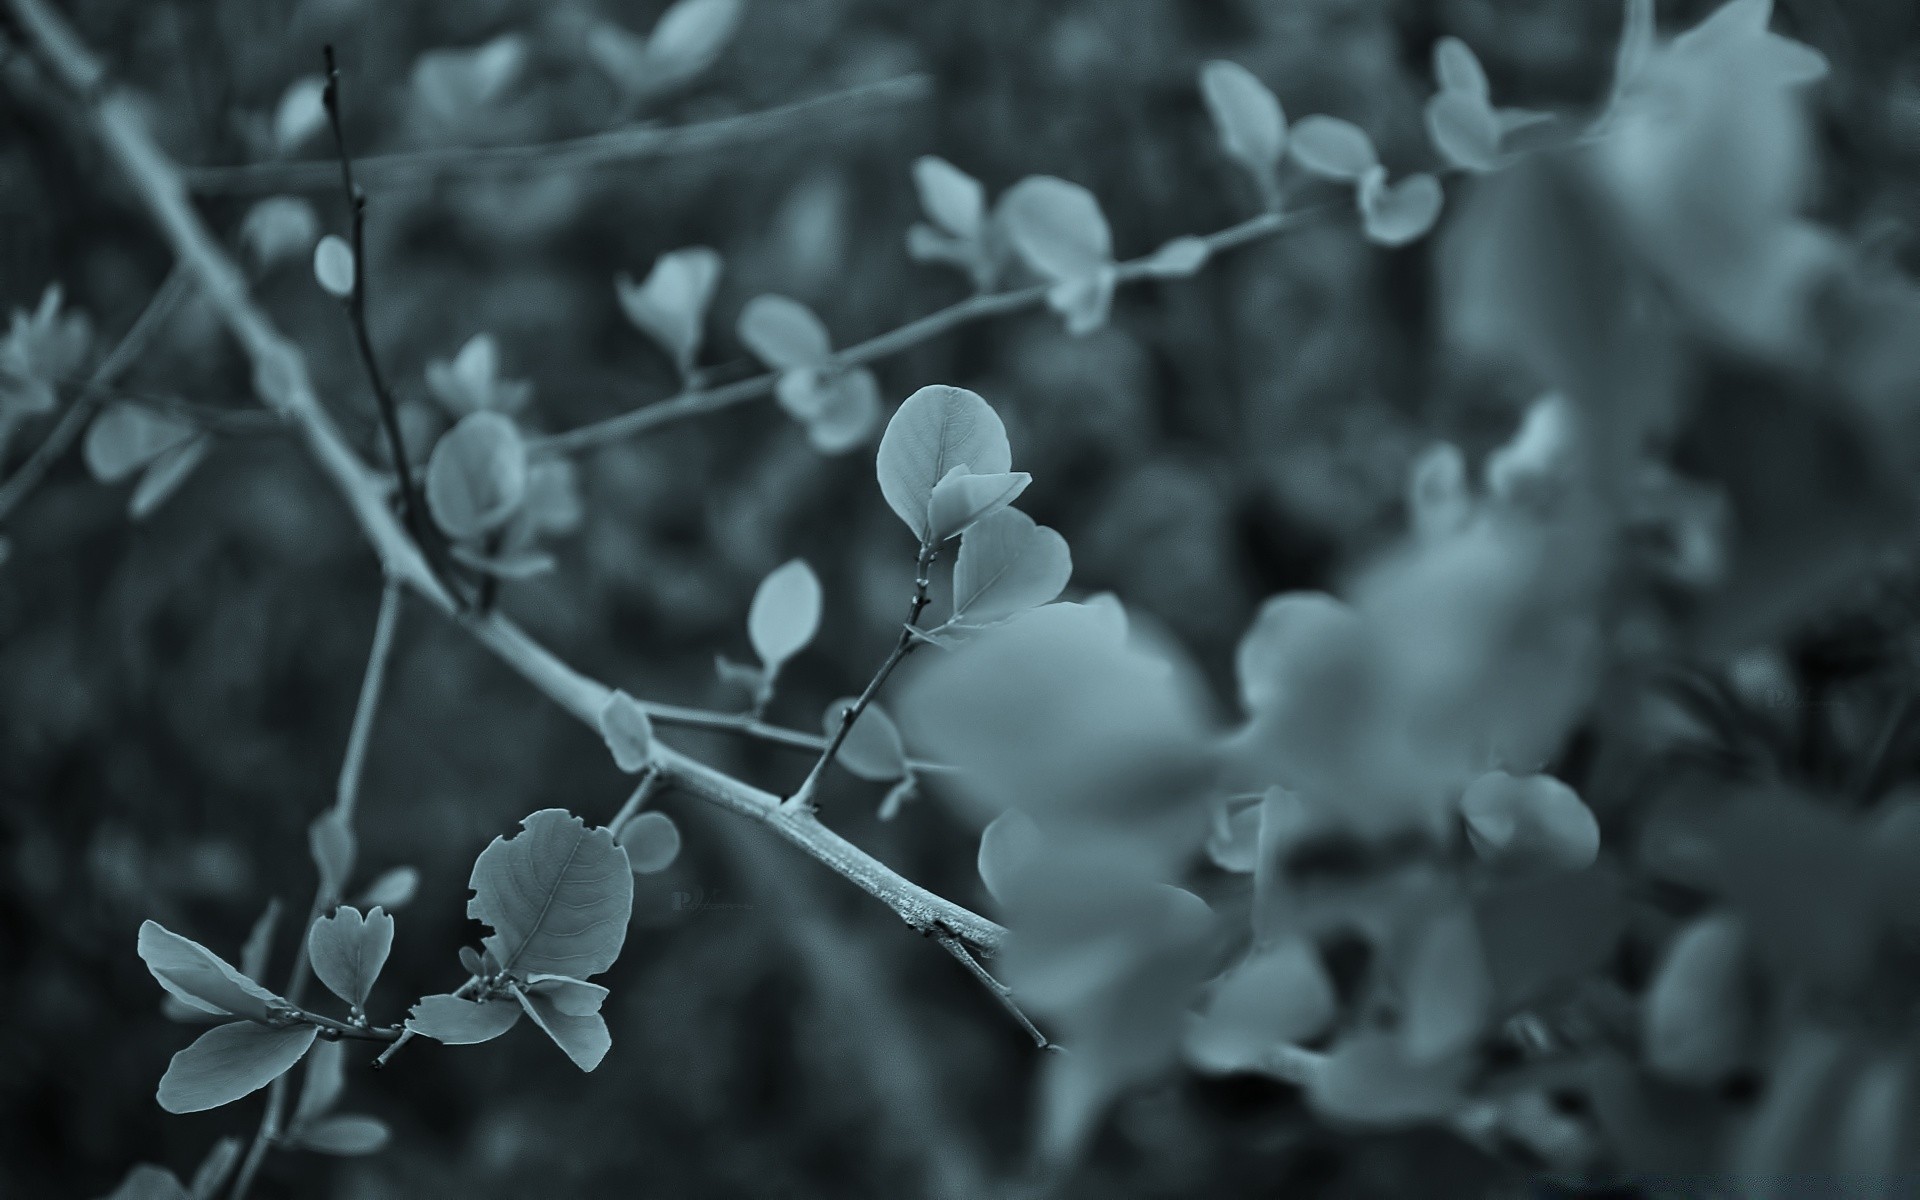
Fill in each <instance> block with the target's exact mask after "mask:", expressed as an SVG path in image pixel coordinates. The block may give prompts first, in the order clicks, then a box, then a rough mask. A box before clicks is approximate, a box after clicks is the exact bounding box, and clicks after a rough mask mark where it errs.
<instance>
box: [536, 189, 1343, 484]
mask: <svg viewBox="0 0 1920 1200" xmlns="http://www.w3.org/2000/svg"><path fill="white" fill-rule="evenodd" d="M1332 211H1334V209H1333V208H1332V207H1331V206H1326V205H1322V206H1319V207H1316V208H1304V209H1297V210H1295V211H1294V212H1291V213H1285V214H1282V213H1261V214H1260V215H1259V216H1257V217H1249V218H1248V219H1246V220H1244V221H1241V222H1238V223H1237V224H1234V225H1230V226H1228V227H1227V228H1225V229H1221V230H1218V231H1216V232H1214V233H1211V234H1208V235H1207V236H1205V237H1203V238H1200V239H1199V240H1200V241H1201V242H1203V243H1205V245H1206V247H1207V252H1208V253H1209V254H1210V255H1211V254H1220V253H1224V252H1225V251H1228V250H1234V249H1237V248H1239V247H1241V246H1245V245H1248V244H1250V243H1253V242H1257V241H1260V240H1262V239H1264V238H1268V237H1272V236H1273V235H1274V234H1276V233H1280V232H1281V231H1283V230H1287V229H1292V228H1294V227H1295V226H1297V225H1300V224H1302V223H1304V222H1305V221H1307V220H1310V219H1314V218H1318V217H1321V216H1324V215H1327V214H1328V213H1330V212H1332ZM1152 258H1153V256H1152V255H1147V256H1145V257H1142V258H1137V259H1133V260H1131V261H1129V262H1125V263H1122V264H1120V266H1119V269H1118V272H1117V276H1116V282H1118V283H1122V284H1125V283H1134V282H1138V281H1141V280H1147V279H1154V278H1158V276H1157V275H1156V274H1155V273H1154V271H1153V270H1152V269H1150V266H1149V264H1150V263H1151V261H1152ZM1049 290H1050V289H1049V287H1048V285H1046V284H1035V285H1033V286H1032V287H1025V288H1019V289H1016V290H1014V291H1010V292H993V293H988V294H986V295H978V296H969V297H967V298H966V299H965V300H960V301H956V302H955V303H953V304H949V305H948V306H947V307H945V308H942V309H937V310H935V311H934V312H930V313H928V314H927V315H926V316H924V317H920V318H918V319H916V320H913V321H909V322H907V323H906V324H905V325H902V326H900V327H899V328H897V329H892V330H889V331H887V332H886V333H882V334H879V335H878V336H876V337H871V338H868V339H867V340H866V341H864V342H857V343H855V344H854V345H851V346H848V347H847V348H846V349H844V350H842V351H840V352H839V353H837V354H835V355H833V356H832V357H831V358H829V359H828V360H827V363H826V366H827V367H828V368H840V369H844V368H847V367H856V366H863V365H865V364H867V363H871V362H876V361H878V360H880V359H883V358H888V357H891V356H893V355H895V354H899V353H901V352H902V351H905V350H910V349H912V348H913V347H915V346H918V345H920V344H921V343H922V342H927V341H931V340H932V339H934V338H936V337H939V336H941V335H942V334H945V333H949V332H951V331H953V330H955V329H958V328H960V327H961V326H963V325H970V324H972V323H973V322H975V321H984V320H986V319H988V318H990V317H1002V316H1010V315H1012V314H1014V313H1018V312H1023V311H1025V310H1027V309H1030V308H1038V307H1039V306H1040V305H1041V304H1043V303H1045V301H1046V298H1047V292H1048V291H1049ZM780 374H781V373H780V372H778V371H768V372H766V373H764V374H760V375H755V376H752V377H750V378H747V379H741V380H737V381H736V382H733V383H729V384H726V385H724V386H721V387H717V388H711V389H699V388H695V389H692V390H689V391H685V392H682V393H681V394H680V395H678V396H674V397H672V398H671V399H667V400H659V401H655V402H654V403H652V404H645V405H642V406H641V407H639V408H636V409H632V410H630V411H628V412H624V413H620V414H618V415H617V416H612V417H607V418H606V419H604V420H600V421H595V422H593V423H591V424H588V425H582V426H580V427H579V428H577V429H570V430H567V431H566V432H564V433H556V434H553V435H552V436H550V437H544V438H533V439H530V440H529V441H528V444H527V445H528V449H529V450H531V451H533V452H536V453H543V454H572V453H575V452H577V451H580V450H588V449H592V448H593V447H595V446H604V445H606V444H608V443H609V442H617V441H623V440H625V439H626V438H630V437H635V436H638V435H639V434H642V433H647V432H649V431H651V430H654V429H657V428H659V427H660V426H662V425H667V424H671V423H672V422H674V421H681V420H685V419H686V418H688V417H698V416H705V415H706V414H708V413H714V412H719V411H721V410H722V409H727V408H732V407H734V406H735V405H738V404H745V403H746V402H747V401H749V400H758V399H760V398H762V397H764V396H770V395H772V394H773V391H774V388H775V387H776V386H777V385H778V384H779V382H780Z"/></svg>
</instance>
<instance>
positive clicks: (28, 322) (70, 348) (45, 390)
mask: <svg viewBox="0 0 1920 1200" xmlns="http://www.w3.org/2000/svg"><path fill="white" fill-rule="evenodd" d="M64 295H65V293H64V292H63V291H62V290H61V288H60V285H59V284H57V283H56V284H49V285H48V286H47V289H46V291H44V292H42V293H41V294H40V303H39V305H38V306H37V307H35V308H34V310H33V312H32V313H27V312H25V311H24V310H22V309H17V308H16V309H14V310H13V321H12V324H11V325H9V326H8V329H7V336H6V339H5V340H4V341H0V431H4V430H5V428H6V426H7V424H8V423H9V422H10V421H11V420H13V419H15V418H18V417H26V416H32V415H34V414H37V413H44V412H51V411H52V410H53V407H54V405H55V403H56V402H57V401H58V399H59V397H58V395H57V393H56V391H55V388H56V385H58V384H59V383H60V382H61V381H63V380H66V379H69V378H71V377H72V376H73V375H74V373H75V372H76V371H78V370H79V369H80V363H81V361H82V360H83V359H85V358H86V356H87V348H88V347H89V346H90V345H91V344H92V341H93V325H92V322H90V321H89V320H88V319H87V317H86V314H85V313H77V312H68V311H63V308H62V305H63V300H64Z"/></svg>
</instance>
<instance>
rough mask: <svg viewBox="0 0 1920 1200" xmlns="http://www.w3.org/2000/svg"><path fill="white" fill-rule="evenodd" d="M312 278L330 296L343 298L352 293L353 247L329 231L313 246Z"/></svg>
mask: <svg viewBox="0 0 1920 1200" xmlns="http://www.w3.org/2000/svg"><path fill="white" fill-rule="evenodd" d="M313 278H314V280H315V281H316V282H318V283H319V284H320V286H321V288H322V289H324V290H325V291H326V293H327V294H328V295H330V296H334V297H336V298H338V299H341V300H345V299H346V298H347V297H349V296H351V295H353V247H351V246H349V245H347V243H346V239H344V238H342V237H340V236H339V235H338V234H333V233H330V234H328V235H327V236H325V237H323V238H321V239H320V241H319V244H317V245H316V246H314V248H313Z"/></svg>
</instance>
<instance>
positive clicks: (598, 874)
mask: <svg viewBox="0 0 1920 1200" xmlns="http://www.w3.org/2000/svg"><path fill="white" fill-rule="evenodd" d="M520 824H521V827H522V831H521V832H520V833H518V834H516V835H514V836H513V837H511V838H499V837H497V838H495V839H493V842H492V844H490V845H489V846H488V847H487V848H486V849H485V850H483V851H481V852H480V857H479V858H478V859H476V860H475V861H474V864H473V876H472V878H471V879H470V880H469V881H468V886H469V887H471V888H472V889H473V899H472V900H470V901H468V902H467V915H468V916H470V917H472V918H473V919H474V920H476V921H482V922H485V923H486V924H487V925H489V926H491V927H492V929H493V932H492V933H491V934H489V935H487V937H486V938H485V939H484V943H485V945H486V947H487V950H488V951H489V952H490V953H492V955H493V957H494V960H495V961H496V962H498V963H499V964H500V966H501V967H502V968H503V969H504V970H507V971H511V972H513V973H515V974H517V975H521V976H525V975H534V974H538V975H570V976H572V977H574V978H575V979H585V978H587V977H588V976H591V975H598V974H599V973H600V972H602V971H604V970H606V969H607V968H608V967H611V966H612V965H613V962H614V960H615V959H616V958H618V957H619V956H620V947H621V946H622V945H623V944H624V943H625V942H626V939H627V921H628V918H629V917H630V916H631V915H632V913H633V871H632V870H631V868H629V866H628V865H627V856H626V853H625V852H624V851H622V850H621V849H620V847H619V846H617V845H616V844H615V843H614V840H613V836H612V835H611V834H609V833H608V832H607V831H606V830H604V829H589V828H587V826H586V824H585V823H584V822H582V821H581V820H580V818H578V817H576V816H573V815H572V814H571V813H568V812H567V811H566V810H564V809H558V808H547V809H542V810H540V811H539V812H536V813H534V814H532V815H531V816H529V817H527V818H526V819H525V820H524V821H522V822H521V823H520Z"/></svg>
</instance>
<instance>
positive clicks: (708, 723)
mask: <svg viewBox="0 0 1920 1200" xmlns="http://www.w3.org/2000/svg"><path fill="white" fill-rule="evenodd" d="M637 703H638V704H639V705H640V707H641V708H642V709H644V710H645V711H646V714H647V716H648V717H650V718H652V719H653V721H654V722H655V723H656V724H660V725H678V726H680V727H682V728H685V729H705V730H709V731H711V732H714V733H731V734H737V735H739V736H741V737H748V738H754V739H756V740H759V741H763V742H768V743H770V744H772V745H775V746H785V747H788V748H789V749H793V750H810V751H812V752H813V753H814V754H819V753H820V752H821V751H823V750H825V749H826V748H827V737H826V735H825V734H819V733H808V732H806V731H805V730H803V729H788V728H787V727H786V726H784V725H775V724H772V723H771V722H768V721H763V720H761V719H760V718H759V717H757V716H755V715H754V714H753V713H752V712H715V711H713V710H711V709H705V708H687V707H685V706H682V705H678V704H662V703H659V702H658V701H653V700H639V701H637ZM907 766H908V767H910V768H911V769H912V770H913V772H914V773H915V774H916V775H937V774H940V773H941V772H945V771H952V770H954V767H953V764H951V763H943V762H934V761H933V760H931V759H924V758H910V759H908V760H907Z"/></svg>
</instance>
